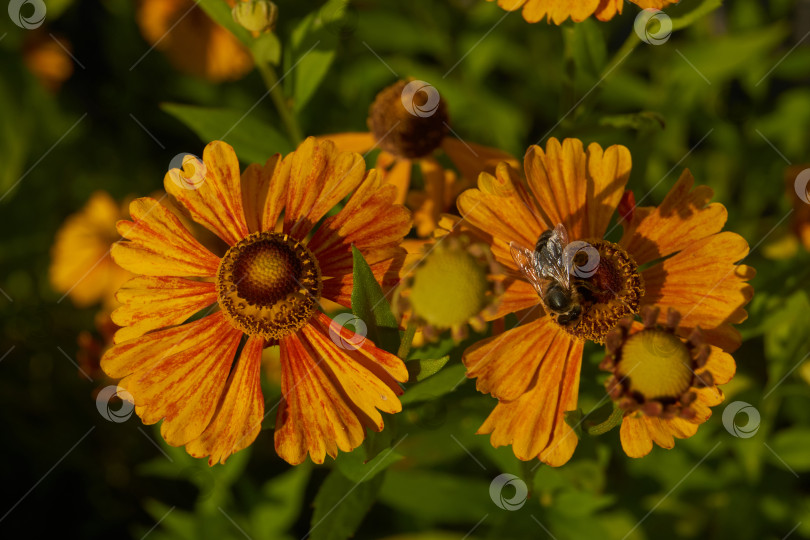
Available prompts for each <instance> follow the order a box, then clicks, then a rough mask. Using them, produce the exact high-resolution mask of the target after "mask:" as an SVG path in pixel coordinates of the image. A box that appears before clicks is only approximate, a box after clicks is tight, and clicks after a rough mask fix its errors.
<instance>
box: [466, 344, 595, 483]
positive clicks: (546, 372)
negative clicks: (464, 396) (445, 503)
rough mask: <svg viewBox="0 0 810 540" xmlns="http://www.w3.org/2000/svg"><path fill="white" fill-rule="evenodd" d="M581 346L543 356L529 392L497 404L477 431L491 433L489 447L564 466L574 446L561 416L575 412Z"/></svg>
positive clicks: (572, 346)
mask: <svg viewBox="0 0 810 540" xmlns="http://www.w3.org/2000/svg"><path fill="white" fill-rule="evenodd" d="M582 350H583V343H582V342H581V341H570V340H569V346H568V349H567V351H565V352H564V354H562V355H560V356H554V357H552V356H551V355H546V357H545V358H544V359H543V360H542V361H541V364H540V369H539V371H538V372H537V377H536V383H535V385H534V387H533V388H531V389H530V390H529V391H527V392H525V393H524V394H523V395H522V396H520V397H519V398H518V399H516V400H514V401H509V402H506V401H501V402H499V403H498V405H497V406H496V407H495V409H494V410H493V411H492V413H491V414H490V415H489V417H488V418H487V419H486V421H485V422H484V424H483V425H482V426H481V427H480V428H479V430H478V433H481V434H483V433H491V434H492V435H491V437H490V442H491V444H492V446H494V447H496V448H497V447H498V446H504V445H509V444H511V445H512V450H513V451H514V453H515V456H517V458H518V459H521V460H524V461H527V460H530V459H534V458H535V457H539V458H540V460H541V461H543V462H544V463H547V464H548V465H551V466H554V467H557V466H560V465H563V464H564V463H565V462H567V461H568V460H569V459H570V458H571V455H573V453H574V449H575V448H576V445H577V442H578V441H577V436H576V433H574V430H573V429H571V427H570V426H569V425H568V424H567V423H566V422H565V412H566V411H570V410H574V409H576V403H577V394H578V391H579V373H580V367H581V363H582Z"/></svg>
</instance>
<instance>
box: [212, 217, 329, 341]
mask: <svg viewBox="0 0 810 540" xmlns="http://www.w3.org/2000/svg"><path fill="white" fill-rule="evenodd" d="M216 287H217V299H218V301H219V305H220V306H221V307H222V311H223V312H224V313H225V314H226V316H227V317H228V319H229V320H230V321H231V322H232V323H233V324H234V326H235V327H237V328H239V329H240V330H242V331H243V332H245V333H246V334H250V335H260V336H262V337H264V338H265V339H267V340H277V339H280V338H282V337H284V336H287V335H289V334H291V333H293V332H295V331H296V330H298V329H300V328H301V327H303V326H304V325H305V324H306V323H307V321H308V320H309V318H310V317H311V316H312V314H313V313H314V311H315V309H316V308H317V307H318V302H319V300H320V297H321V288H322V280H321V269H320V267H319V266H318V261H317V259H316V258H315V256H314V255H313V254H312V252H311V251H309V249H308V248H307V247H306V246H305V245H304V244H302V243H301V242H299V241H298V240H296V239H295V238H293V237H291V236H289V235H286V234H282V233H276V232H259V233H253V234H251V235H250V236H247V237H245V238H244V239H242V240H241V241H240V242H239V243H237V244H235V245H234V246H232V247H231V248H230V249H228V251H227V253H225V256H224V257H222V261H221V262H220V264H219V269H218V270H217V277H216Z"/></svg>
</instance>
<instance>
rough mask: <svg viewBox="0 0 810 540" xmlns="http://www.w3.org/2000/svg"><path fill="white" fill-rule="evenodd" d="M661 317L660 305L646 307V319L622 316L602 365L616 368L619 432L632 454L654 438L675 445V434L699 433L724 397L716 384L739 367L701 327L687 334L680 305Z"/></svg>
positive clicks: (643, 451) (612, 382)
mask: <svg viewBox="0 0 810 540" xmlns="http://www.w3.org/2000/svg"><path fill="white" fill-rule="evenodd" d="M659 317H660V310H659V309H658V308H650V307H645V308H644V310H643V311H642V319H643V320H644V324H643V325H642V324H641V323H633V320H632V319H630V318H627V319H624V320H623V321H621V322H620V323H619V326H617V327H616V328H614V329H613V330H611V332H610V333H609V334H608V338H607V349H608V356H607V357H606V358H605V360H604V361H603V362H602V364H601V365H600V367H601V368H602V369H605V370H608V371H611V372H613V375H612V376H611V377H610V378H608V380H607V381H606V382H605V387H606V388H607V390H608V394H609V395H610V396H611V398H613V400H614V401H615V402H616V403H617V406H618V407H619V408H621V409H623V410H624V417H623V420H622V427H621V432H620V438H621V442H622V448H624V451H625V453H626V454H627V455H628V456H630V457H643V456H646V455H647V454H649V453H650V450H652V444H653V442H655V444H657V445H658V446H660V447H662V448H672V447H673V446H675V438H676V437H677V438H679V439H685V438H687V437H691V436H692V435H694V434H695V433H696V432H697V429H698V426H699V425H700V424H702V423H704V422H705V421H706V420H708V419H709V417H711V415H712V412H711V409H710V407H713V406H715V405H719V404H720V403H721V402H722V401H723V399H724V396H723V392H722V391H721V390H720V389H719V388H717V385H718V384H725V383H727V382H728V381H730V380H731V378H732V377H733V376H734V372H735V371H736V365H735V363H734V359H733V358H732V357H731V355H730V354H728V353H726V352H724V351H723V350H721V349H720V348H718V347H713V346H711V345H708V344H707V343H705V340H704V338H703V333H702V332H701V331H700V329H697V328H696V329H695V330H692V332H691V333H690V334H689V336H688V338H685V337H684V335H683V334H684V332H682V331H681V330H680V329H679V328H678V325H679V322H680V317H681V315H680V313H678V312H677V311H676V310H674V309H672V308H670V309H669V311H668V313H667V314H666V324H665V325H664V326H662V325H660V324H658V320H659Z"/></svg>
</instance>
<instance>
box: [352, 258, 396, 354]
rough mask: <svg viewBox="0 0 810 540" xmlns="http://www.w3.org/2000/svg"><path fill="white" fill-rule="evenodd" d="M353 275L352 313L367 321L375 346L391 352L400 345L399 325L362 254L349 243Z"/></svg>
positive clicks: (367, 327)
mask: <svg viewBox="0 0 810 540" xmlns="http://www.w3.org/2000/svg"><path fill="white" fill-rule="evenodd" d="M352 259H353V264H354V268H353V278H354V288H353V289H352V313H354V314H355V316H357V317H359V318H360V320H362V321H363V322H364V323H365V324H366V329H367V332H368V333H367V334H366V337H368V338H369V339H370V340H371V341H373V342H374V344H375V345H377V347H380V348H381V349H383V350H386V351H388V352H390V353H392V354H394V353H396V351H397V350H398V349H399V325H398V324H397V319H396V317H394V314H393V313H392V312H391V306H389V305H388V300H386V299H385V296H384V295H383V292H382V289H381V288H380V284H379V283H377V280H376V279H375V278H374V274H373V273H372V271H371V268H369V266H368V263H366V260H365V259H364V258H363V254H362V253H360V251H359V250H358V249H357V248H356V247H354V246H352Z"/></svg>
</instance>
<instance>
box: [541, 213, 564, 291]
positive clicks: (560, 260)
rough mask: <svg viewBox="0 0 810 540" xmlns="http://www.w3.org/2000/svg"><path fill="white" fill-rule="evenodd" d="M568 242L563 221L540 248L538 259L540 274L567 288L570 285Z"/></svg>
mask: <svg viewBox="0 0 810 540" xmlns="http://www.w3.org/2000/svg"><path fill="white" fill-rule="evenodd" d="M567 244H568V233H567V232H566V230H565V227H564V226H563V224H562V223H560V224H558V225H557V226H556V227H555V228H554V230H553V231H552V233H551V236H550V237H549V238H548V240H547V241H546V243H545V245H544V246H543V247H542V248H541V249H540V251H539V254H538V257H537V260H538V264H539V267H540V274H541V275H542V276H543V277H545V278H546V279H551V280H554V281H558V282H559V283H560V284H562V285H564V286H565V288H566V289H567V288H568V287H569V279H568V266H567V265H566V261H565V246H566V245H567Z"/></svg>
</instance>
